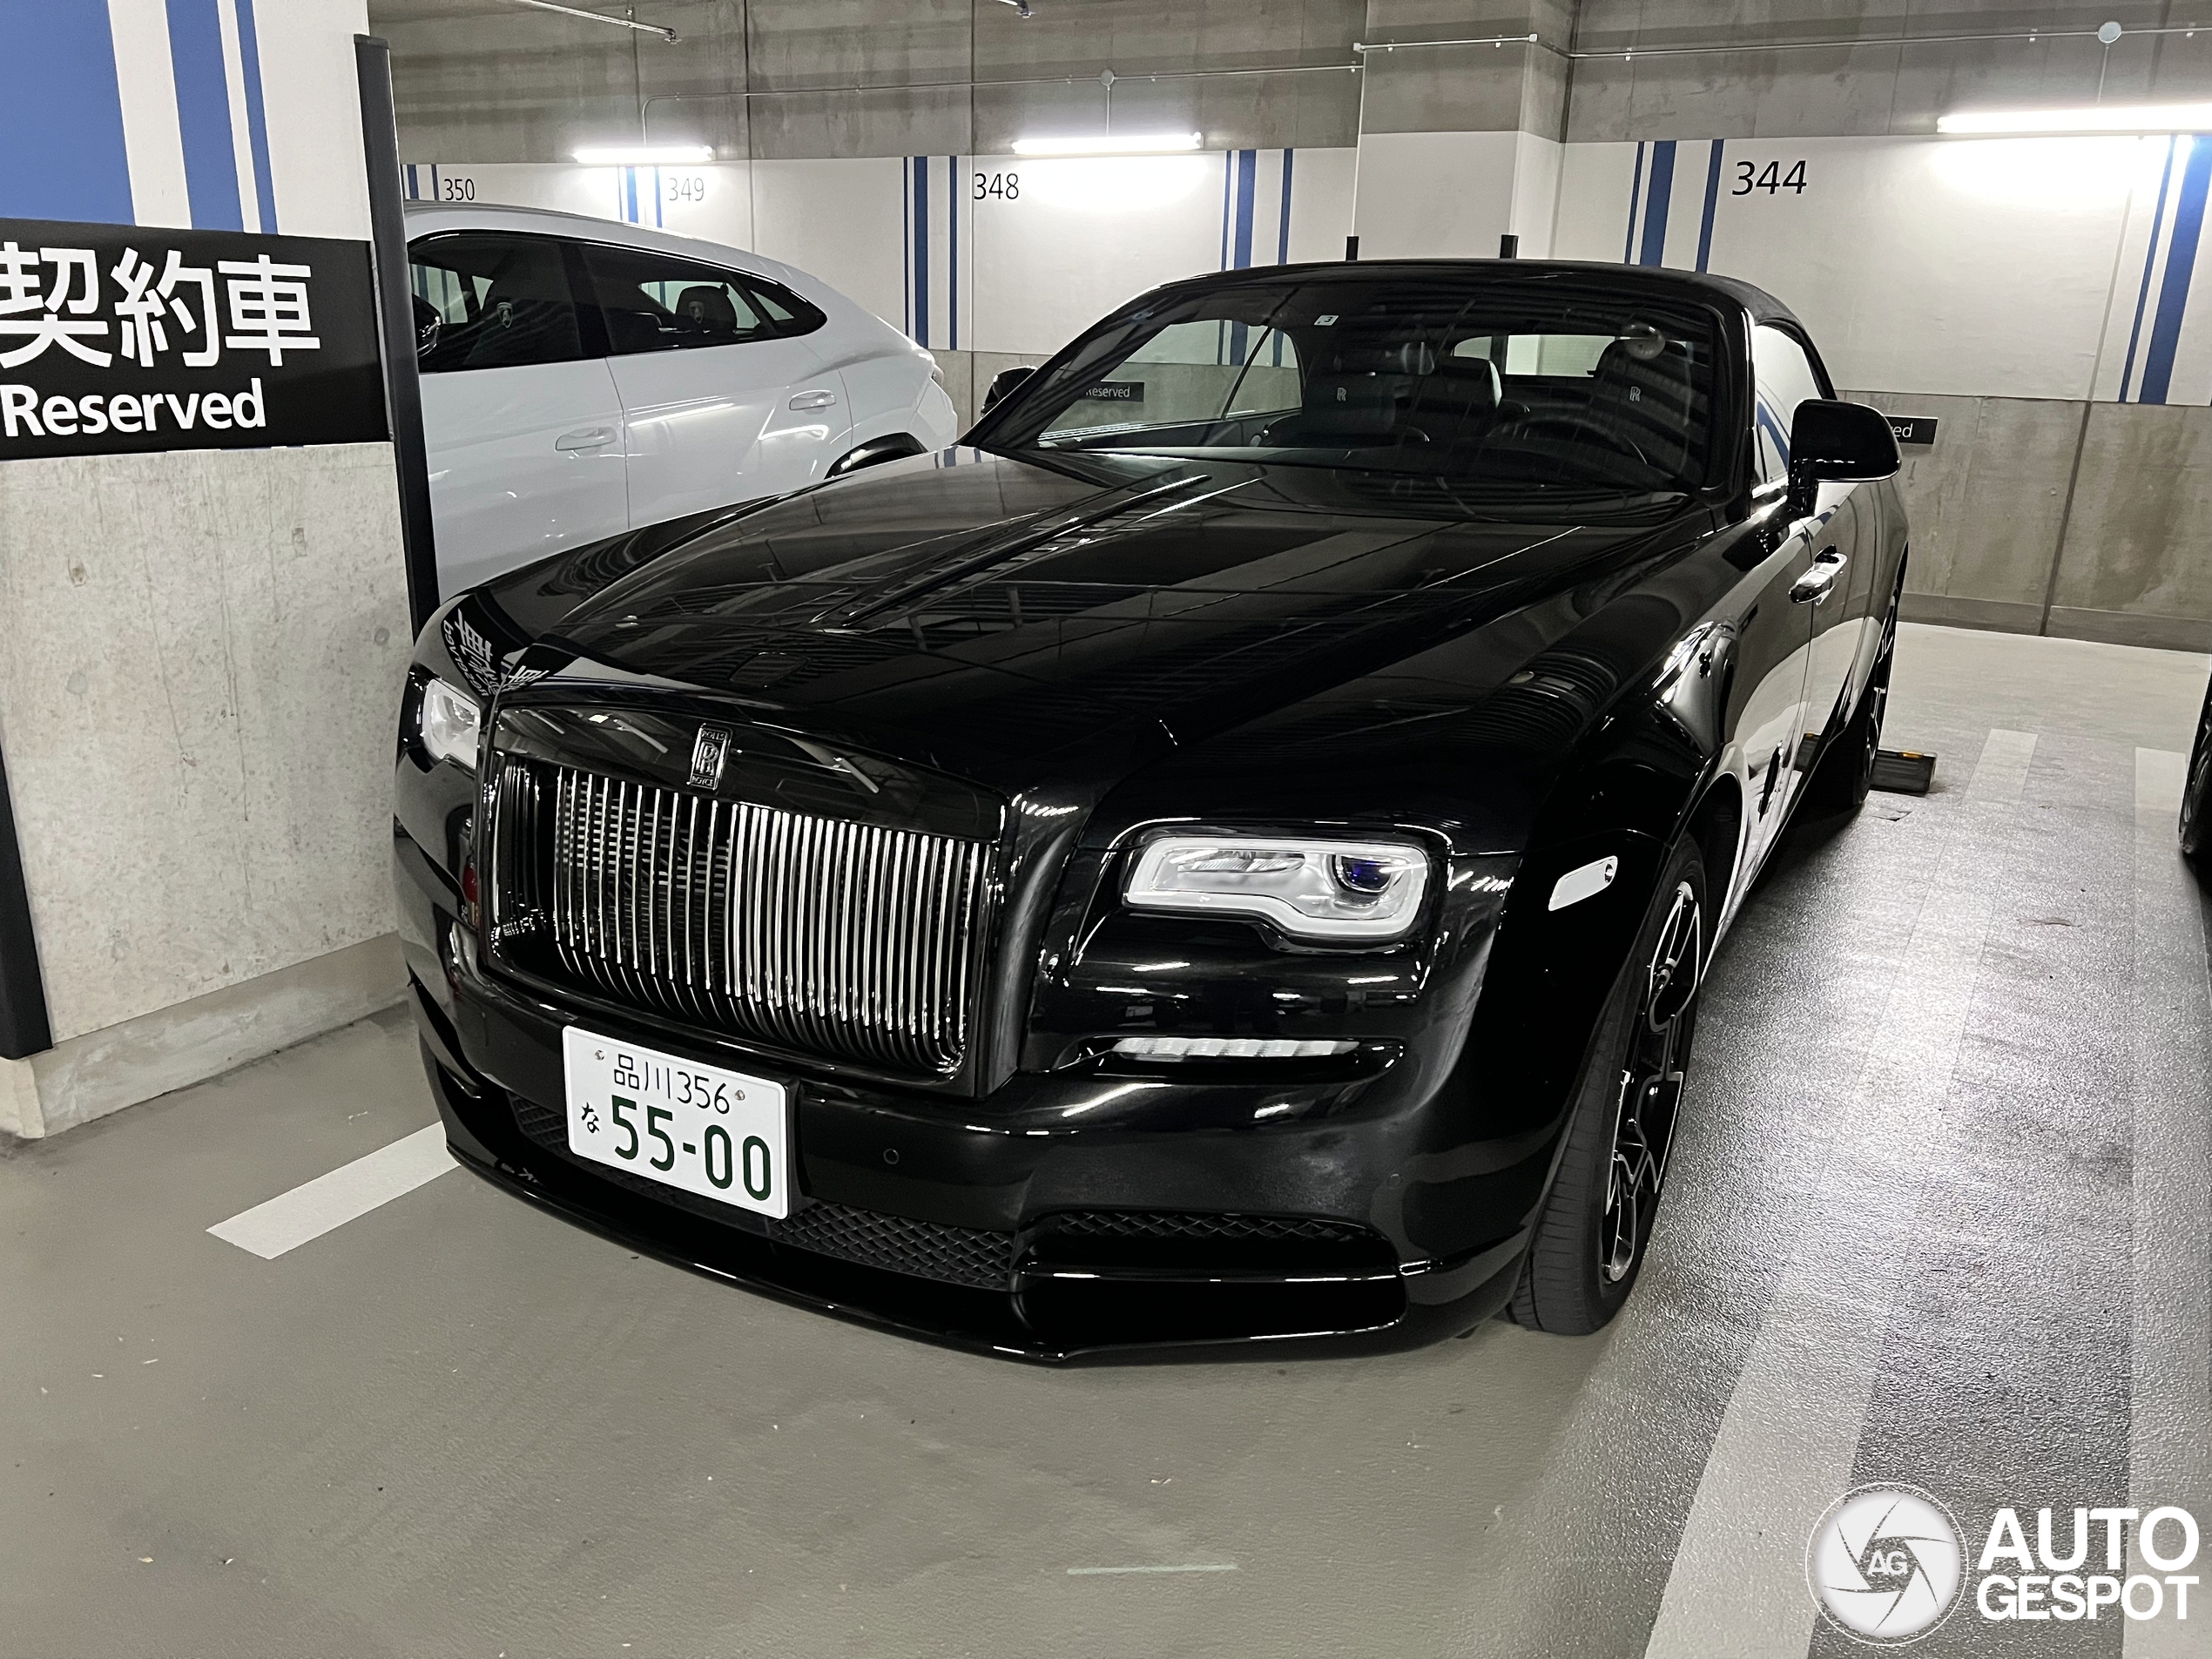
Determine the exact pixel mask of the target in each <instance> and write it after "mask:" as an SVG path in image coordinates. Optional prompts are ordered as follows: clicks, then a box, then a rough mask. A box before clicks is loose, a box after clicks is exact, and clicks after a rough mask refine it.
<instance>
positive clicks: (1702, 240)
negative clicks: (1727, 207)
mask: <svg viewBox="0 0 2212 1659" xmlns="http://www.w3.org/2000/svg"><path fill="white" fill-rule="evenodd" d="M1726 143H1727V140H1726V139H1724V138H1716V139H1714V140H1713V155H1712V159H1711V160H1710V161H1708V162H1707V163H1706V164H1705V216H1704V218H1703V219H1701V220H1699V221H1698V226H1697V268H1698V269H1699V270H1701V271H1703V269H1705V268H1706V266H1708V265H1710V263H1711V262H1712V258H1713V216H1714V214H1715V212H1716V211H1717V210H1718V209H1719V207H1720V205H1721V171H1722V165H1721V148H1722V146H1723V145H1724V144H1726Z"/></svg>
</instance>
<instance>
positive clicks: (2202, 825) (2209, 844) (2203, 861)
mask: <svg viewBox="0 0 2212 1659" xmlns="http://www.w3.org/2000/svg"><path fill="white" fill-rule="evenodd" d="M2181 832H2182V857H2183V858H2185V859H2187V860H2188V861H2189V863H2190V864H2191V866H2193V867H2195V870H2196V873H2197V874H2198V875H2200V876H2203V877H2207V878H2212V689H2208V690H2207V691H2206V692H2205V697H2204V707H2203V709H2202V711H2200V712H2199V713H2198V715H2197V717H2196V741H2195V743H2193V744H2191V745H2189V769H2188V781H2187V782H2186V783H2185V784H2184V785H2183V786H2182V821H2181Z"/></svg>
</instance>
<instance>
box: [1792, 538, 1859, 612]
mask: <svg viewBox="0 0 2212 1659" xmlns="http://www.w3.org/2000/svg"><path fill="white" fill-rule="evenodd" d="M1849 563H1851V560H1850V558H1849V557H1848V556H1846V555H1844V554H1842V553H1838V552H1835V551H1833V550H1831V551H1829V552H1826V553H1823V554H1821V555H1819V556H1817V557H1816V558H1815V559H1814V560H1813V562H1812V569H1811V570H1807V571H1806V572H1805V573H1804V575H1803V576H1801V577H1798V578H1797V580H1796V581H1795V582H1792V583H1791V584H1790V598H1791V603H1792V604H1801V605H1805V604H1812V605H1817V604H1820V603H1821V602H1822V601H1824V600H1825V599H1826V598H1827V597H1828V596H1829V594H1830V593H1831V592H1832V591H1833V590H1835V586H1836V578H1837V577H1839V576H1841V575H1843V573H1844V567H1845V566H1846V565H1848V564H1849Z"/></svg>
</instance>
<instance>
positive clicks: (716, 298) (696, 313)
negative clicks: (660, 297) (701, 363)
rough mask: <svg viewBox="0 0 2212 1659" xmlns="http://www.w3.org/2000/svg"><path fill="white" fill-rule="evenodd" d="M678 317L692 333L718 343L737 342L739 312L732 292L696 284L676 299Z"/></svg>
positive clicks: (703, 283) (706, 284) (714, 286)
mask: <svg viewBox="0 0 2212 1659" xmlns="http://www.w3.org/2000/svg"><path fill="white" fill-rule="evenodd" d="M676 314H677V315H678V317H680V318H682V319H684V320H685V321H686V322H687V323H688V324H689V325H690V326H691V328H692V329H693V330H695V331H696V332H698V333H700V334H712V335H714V336H716V337H717V338H719V339H735V338H736V337H737V334H738V308H737V307H736V306H735V305H733V304H732V303H731V300H730V294H729V291H728V290H727V289H726V288H723V287H718V286H716V285H714V284H711V283H705V282H700V283H695V284H693V285H692V286H691V287H688V288H686V289H685V290H684V291H683V293H679V294H678V295H677V296H676Z"/></svg>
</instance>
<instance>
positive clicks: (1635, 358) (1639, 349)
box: [1590, 340, 1690, 408]
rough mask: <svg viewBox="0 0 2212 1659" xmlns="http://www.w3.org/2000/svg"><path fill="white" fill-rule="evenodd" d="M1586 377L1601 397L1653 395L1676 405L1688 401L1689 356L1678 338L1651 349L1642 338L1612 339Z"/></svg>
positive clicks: (1630, 398)
mask: <svg viewBox="0 0 2212 1659" xmlns="http://www.w3.org/2000/svg"><path fill="white" fill-rule="evenodd" d="M1590 378H1591V379H1592V380H1593V381H1595V382H1596V388H1597V393H1598V395H1600V396H1610V397H1615V398H1618V399H1620V400H1622V401H1624V402H1629V403H1641V402H1642V401H1643V400H1644V399H1645V397H1647V396H1650V395H1656V396H1662V397H1664V398H1665V399H1666V400H1667V401H1669V402H1670V403H1672V404H1674V405H1675V406H1676V408H1687V407H1688V405H1689V398H1690V382H1689V354H1688V353H1687V352H1685V351H1684V350H1683V347H1682V344H1681V342H1680V341H1671V340H1670V341H1667V342H1666V344H1665V345H1664V347H1662V348H1661V349H1660V350H1658V351H1656V352H1654V351H1652V350H1651V349H1650V347H1649V346H1648V345H1646V344H1645V343H1644V342H1643V341H1632V340H1616V341H1614V342H1613V343H1612V344H1611V345H1610V346H1608V347H1606V348H1605V351H1604V353H1603V354H1602V355H1601V356H1600V357H1599V358H1598V360H1597V368H1596V369H1595V372H1594V373H1593V374H1591V376H1590Z"/></svg>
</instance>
